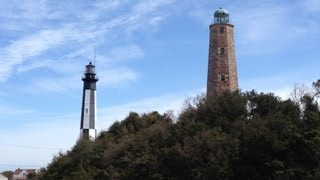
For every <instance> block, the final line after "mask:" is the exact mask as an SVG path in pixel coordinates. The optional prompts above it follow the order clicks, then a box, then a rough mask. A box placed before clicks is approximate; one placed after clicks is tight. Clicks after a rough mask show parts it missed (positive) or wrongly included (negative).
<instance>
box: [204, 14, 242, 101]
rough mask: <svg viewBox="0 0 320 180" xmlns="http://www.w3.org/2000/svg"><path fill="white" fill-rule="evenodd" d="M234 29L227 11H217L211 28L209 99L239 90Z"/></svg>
mask: <svg viewBox="0 0 320 180" xmlns="http://www.w3.org/2000/svg"><path fill="white" fill-rule="evenodd" d="M233 27H234V26H233V25H232V24H231V23H230V22H229V13H228V11H227V10H225V9H222V8H220V9H218V10H217V11H215V13H214V22H213V24H211V25H210V26H209V29H210V41H209V60H208V80H207V97H210V96H214V95H216V94H221V93H222V92H225V91H227V92H232V91H235V90H238V75H237V64H236V58H235V47H234V38H233Z"/></svg>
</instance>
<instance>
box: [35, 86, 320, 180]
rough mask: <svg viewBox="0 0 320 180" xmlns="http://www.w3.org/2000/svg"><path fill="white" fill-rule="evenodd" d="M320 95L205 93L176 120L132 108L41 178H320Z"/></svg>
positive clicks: (56, 162)
mask: <svg viewBox="0 0 320 180" xmlns="http://www.w3.org/2000/svg"><path fill="white" fill-rule="evenodd" d="M315 98H316V97H315V96H310V95H304V96H303V97H302V98H300V99H299V101H295V102H294V101H292V100H282V99H280V98H279V97H277V96H275V95H273V94H265V93H257V92H255V91H251V92H244V93H241V92H234V93H224V94H222V95H220V96H216V97H213V98H210V99H206V98H205V97H203V96H199V97H198V98H196V99H195V100H194V101H193V102H189V103H187V104H186V105H185V107H184V108H183V110H182V112H181V114H180V115H179V116H178V117H177V118H176V119H175V118H173V117H172V116H171V115H170V113H167V114H166V113H165V114H159V113H158V112H151V113H147V114H142V115H139V114H137V113H134V112H131V113H130V114H129V116H128V117H127V118H125V119H124V120H123V121H121V122H116V123H114V124H113V125H112V126H111V127H110V128H109V130H108V131H105V132H102V133H101V134H100V135H99V137H98V138H97V139H96V141H94V142H92V141H89V140H87V139H85V138H84V139H81V140H79V141H78V142H77V144H76V145H75V146H74V147H73V148H72V149H71V150H70V151H68V152H66V153H59V154H58V155H57V156H55V157H54V159H53V161H52V162H51V163H50V164H49V165H48V166H47V167H46V168H43V169H42V170H41V172H40V173H39V174H38V175H37V177H35V178H36V179H292V178H297V179H305V178H320V161H319V160H320V111H319V107H318V104H317V101H316V99H315Z"/></svg>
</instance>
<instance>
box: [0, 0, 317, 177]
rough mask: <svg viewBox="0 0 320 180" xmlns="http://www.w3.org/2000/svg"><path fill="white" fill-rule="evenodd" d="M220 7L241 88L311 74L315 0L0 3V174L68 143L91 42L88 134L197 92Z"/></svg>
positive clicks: (280, 85)
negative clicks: (93, 85) (92, 107)
mask: <svg viewBox="0 0 320 180" xmlns="http://www.w3.org/2000/svg"><path fill="white" fill-rule="evenodd" d="M220 6H222V7H224V8H226V9H227V10H228V11H229V12H230V18H231V22H232V23H233V24H234V25H235V29H234V31H235V43H236V59H237V64H238V76H239V85H240V88H241V89H242V90H251V89H256V90H258V91H264V92H274V93H276V94H278V95H279V96H281V97H287V96H288V94H289V93H290V91H291V90H292V88H293V85H294V84H295V83H304V84H311V82H312V81H315V80H316V79H319V78H320V71H319V67H320V61H319V57H320V51H319V43H318V42H319V41H320V1H319V0H304V1H301V0H281V1H277V0H259V1H258V0H252V1H234V0H224V1H222V0H216V1H212V0H186V1H178V0H152V1H151V0H130V1H129V0H105V1H102V0H101V1H97V0H96V1H95V0H94V1H90V2H89V1H78V0H70V1H58V0H56V1H55V0H51V1H49V0H48V1H47V0H39V1H36V0H25V1H19V0H2V1H1V2H0V74H1V76H0V87H1V89H0V112H1V114H2V115H1V116H0V122H1V126H0V127H1V128H0V135H1V136H0V152H1V153H0V171H2V170H6V169H15V168H18V167H21V168H38V167H40V166H45V165H46V164H47V163H48V162H50V161H51V159H52V157H53V155H54V154H57V152H58V151H62V152H64V151H66V150H67V149H69V148H70V147H72V145H74V143H75V141H76V140H77V138H78V135H79V126H80V110H81V97H82V81H81V76H82V75H83V70H84V66H85V65H86V64H87V63H88V62H89V61H91V60H92V59H93V57H94V49H95V50H96V66H97V74H98V76H99V78H100V80H99V81H98V87H97V88H98V90H97V107H98V122H97V125H98V130H99V131H101V130H106V129H107V128H108V127H109V126H110V125H111V124H112V123H113V122H114V121H115V120H121V119H122V118H124V117H125V116H126V115H127V114H128V113H129V112H130V111H136V112H140V113H142V112H149V111H153V110H157V111H159V112H166V111H167V110H173V111H177V112H178V111H179V109H180V108H181V107H182V105H183V102H184V100H185V99H187V98H188V97H193V96H196V95H197V94H200V93H203V92H205V88H206V74H207V63H208V59H207V58H208V41H209V40H208V36H209V34H208V33H209V32H208V26H209V24H210V23H211V22H212V16H213V13H214V11H215V10H216V9H218V8H219V7H220Z"/></svg>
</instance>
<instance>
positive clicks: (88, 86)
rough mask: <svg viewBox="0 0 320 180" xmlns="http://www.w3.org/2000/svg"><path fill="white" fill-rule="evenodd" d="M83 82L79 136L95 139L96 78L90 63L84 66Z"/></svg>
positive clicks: (93, 67)
mask: <svg viewBox="0 0 320 180" xmlns="http://www.w3.org/2000/svg"><path fill="white" fill-rule="evenodd" d="M82 81H83V96H82V109H81V124H80V136H81V137H89V138H90V139H92V140H94V139H95V138H96V127H95V126H96V113H97V111H96V82H97V81H98V78H97V77H96V73H95V66H94V65H93V64H92V63H91V62H90V63H89V64H88V65H86V69H85V72H84V76H83V77H82Z"/></svg>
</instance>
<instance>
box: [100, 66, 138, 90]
mask: <svg viewBox="0 0 320 180" xmlns="http://www.w3.org/2000/svg"><path fill="white" fill-rule="evenodd" d="M98 77H101V78H100V80H99V86H100V87H112V88H117V87H123V86H126V85H128V84H129V83H130V82H131V83H132V82H136V81H137V80H138V79H139V77H140V75H139V74H138V73H137V72H135V71H133V70H131V69H128V68H125V67H120V68H113V69H105V70H103V71H99V72H98Z"/></svg>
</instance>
